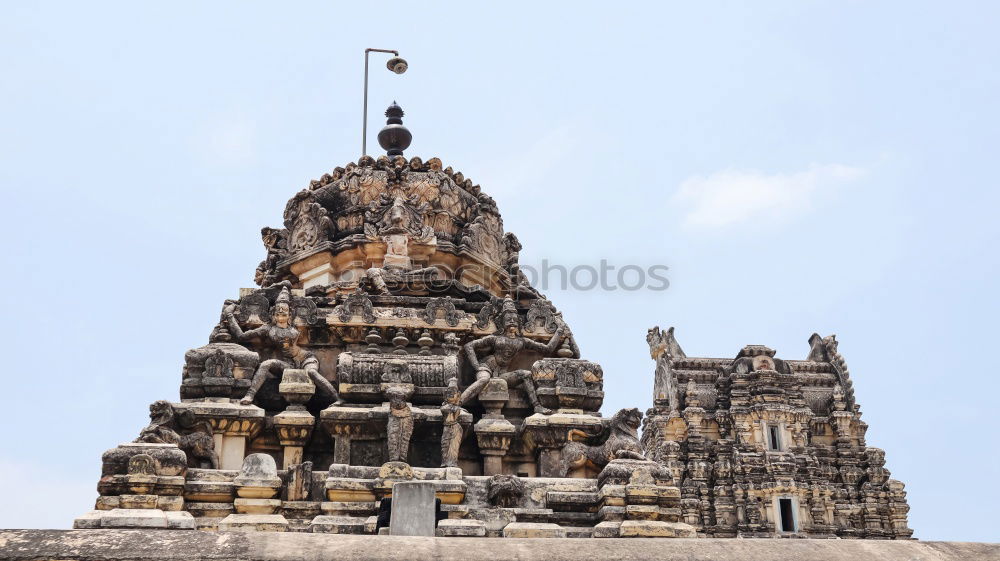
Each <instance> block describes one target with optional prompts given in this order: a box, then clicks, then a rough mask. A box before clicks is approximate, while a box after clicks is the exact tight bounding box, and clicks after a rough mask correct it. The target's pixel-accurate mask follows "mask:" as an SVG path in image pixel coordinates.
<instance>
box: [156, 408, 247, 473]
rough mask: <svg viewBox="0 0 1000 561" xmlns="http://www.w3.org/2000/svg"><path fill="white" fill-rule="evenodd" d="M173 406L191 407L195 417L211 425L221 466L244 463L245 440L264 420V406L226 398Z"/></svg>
mask: <svg viewBox="0 0 1000 561" xmlns="http://www.w3.org/2000/svg"><path fill="white" fill-rule="evenodd" d="M175 407H176V408H177V409H178V410H188V411H191V412H192V413H194V416H195V419H197V420H198V421H208V423H209V425H210V426H211V427H212V438H213V440H214V442H215V451H216V452H217V453H218V454H219V468H220V469H233V470H237V469H240V468H242V467H243V458H244V457H245V456H246V446H247V440H248V439H250V438H253V437H254V436H256V435H257V433H258V432H260V429H261V427H262V426H263V424H264V410H263V409H261V408H260V407H256V406H254V405H239V404H235V403H229V402H228V401H227V402H209V401H203V402H192V403H179V404H177V405H176V406H175Z"/></svg>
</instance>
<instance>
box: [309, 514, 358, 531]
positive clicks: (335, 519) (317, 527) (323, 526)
mask: <svg viewBox="0 0 1000 561" xmlns="http://www.w3.org/2000/svg"><path fill="white" fill-rule="evenodd" d="M366 520H367V518H359V517H356V516H326V515H323V516H317V517H316V518H313V521H312V523H310V525H309V526H310V529H309V531H310V532H314V533H326V534H366V533H368V530H367V528H366V527H365V522H366Z"/></svg>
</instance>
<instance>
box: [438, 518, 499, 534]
mask: <svg viewBox="0 0 1000 561" xmlns="http://www.w3.org/2000/svg"><path fill="white" fill-rule="evenodd" d="M434 535H436V536H438V537H449V536H450V537H473V538H475V537H478V538H481V537H483V536H485V535H486V524H485V523H484V522H483V521H482V520H470V519H464V520H463V519H453V518H448V519H445V520H442V521H440V522H438V526H437V529H436V530H435V531H434Z"/></svg>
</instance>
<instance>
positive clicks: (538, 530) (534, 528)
mask: <svg viewBox="0 0 1000 561" xmlns="http://www.w3.org/2000/svg"><path fill="white" fill-rule="evenodd" d="M503 537H505V538H565V537H566V530H564V529H563V528H562V527H561V526H559V525H558V524H545V523H538V522H513V523H510V524H507V525H506V526H505V527H504V529H503Z"/></svg>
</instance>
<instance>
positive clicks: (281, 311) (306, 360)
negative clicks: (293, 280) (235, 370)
mask: <svg viewBox="0 0 1000 561" xmlns="http://www.w3.org/2000/svg"><path fill="white" fill-rule="evenodd" d="M290 301H291V293H290V292H289V290H288V286H287V285H286V286H283V287H282V289H281V292H280V293H279V294H278V298H277V299H276V301H275V304H274V309H273V310H272V311H271V321H270V322H268V323H267V324H265V325H262V326H260V327H258V328H256V329H251V330H250V331H243V328H241V327H240V324H239V322H237V321H236V317H235V315H234V310H235V306H234V305H229V306H227V307H226V309H225V310H224V312H223V313H224V314H225V316H226V322H227V325H228V327H229V332H230V333H232V335H233V337H235V338H236V340H237V341H238V342H240V343H244V344H246V343H258V344H261V346H263V347H266V348H271V349H274V350H276V351H277V352H276V354H277V355H278V356H279V357H280V358H271V359H268V360H265V361H263V362H261V363H260V366H258V367H257V371H256V372H255V373H254V375H253V379H252V380H251V381H250V388H249V389H248V390H247V393H246V395H244V396H243V399H241V400H240V403H241V404H243V405H251V404H253V400H254V397H255V396H256V395H257V392H258V391H259V390H260V388H261V386H263V385H264V382H265V381H266V380H268V379H274V378H277V379H280V377H281V374H282V373H283V372H284V371H285V369H286V368H301V369H303V370H305V371H306V372H307V373H308V374H309V378H310V379H311V380H312V382H313V383H314V384H316V387H318V388H320V389H322V390H323V391H324V392H325V393H326V394H327V395H329V396H331V397H333V398H334V400H335V402H336V404H340V403H343V402H342V401H341V399H340V396H339V395H338V394H337V390H336V389H334V387H333V384H331V383H330V381H329V380H327V379H326V378H324V377H323V375H322V374H320V373H319V359H317V358H316V355H314V354H313V353H311V352H309V351H307V350H305V349H303V348H302V347H300V346H299V344H298V340H299V336H300V334H299V330H298V329H297V328H296V327H295V326H293V325H292V311H291V307H290V305H289V303H290Z"/></svg>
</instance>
